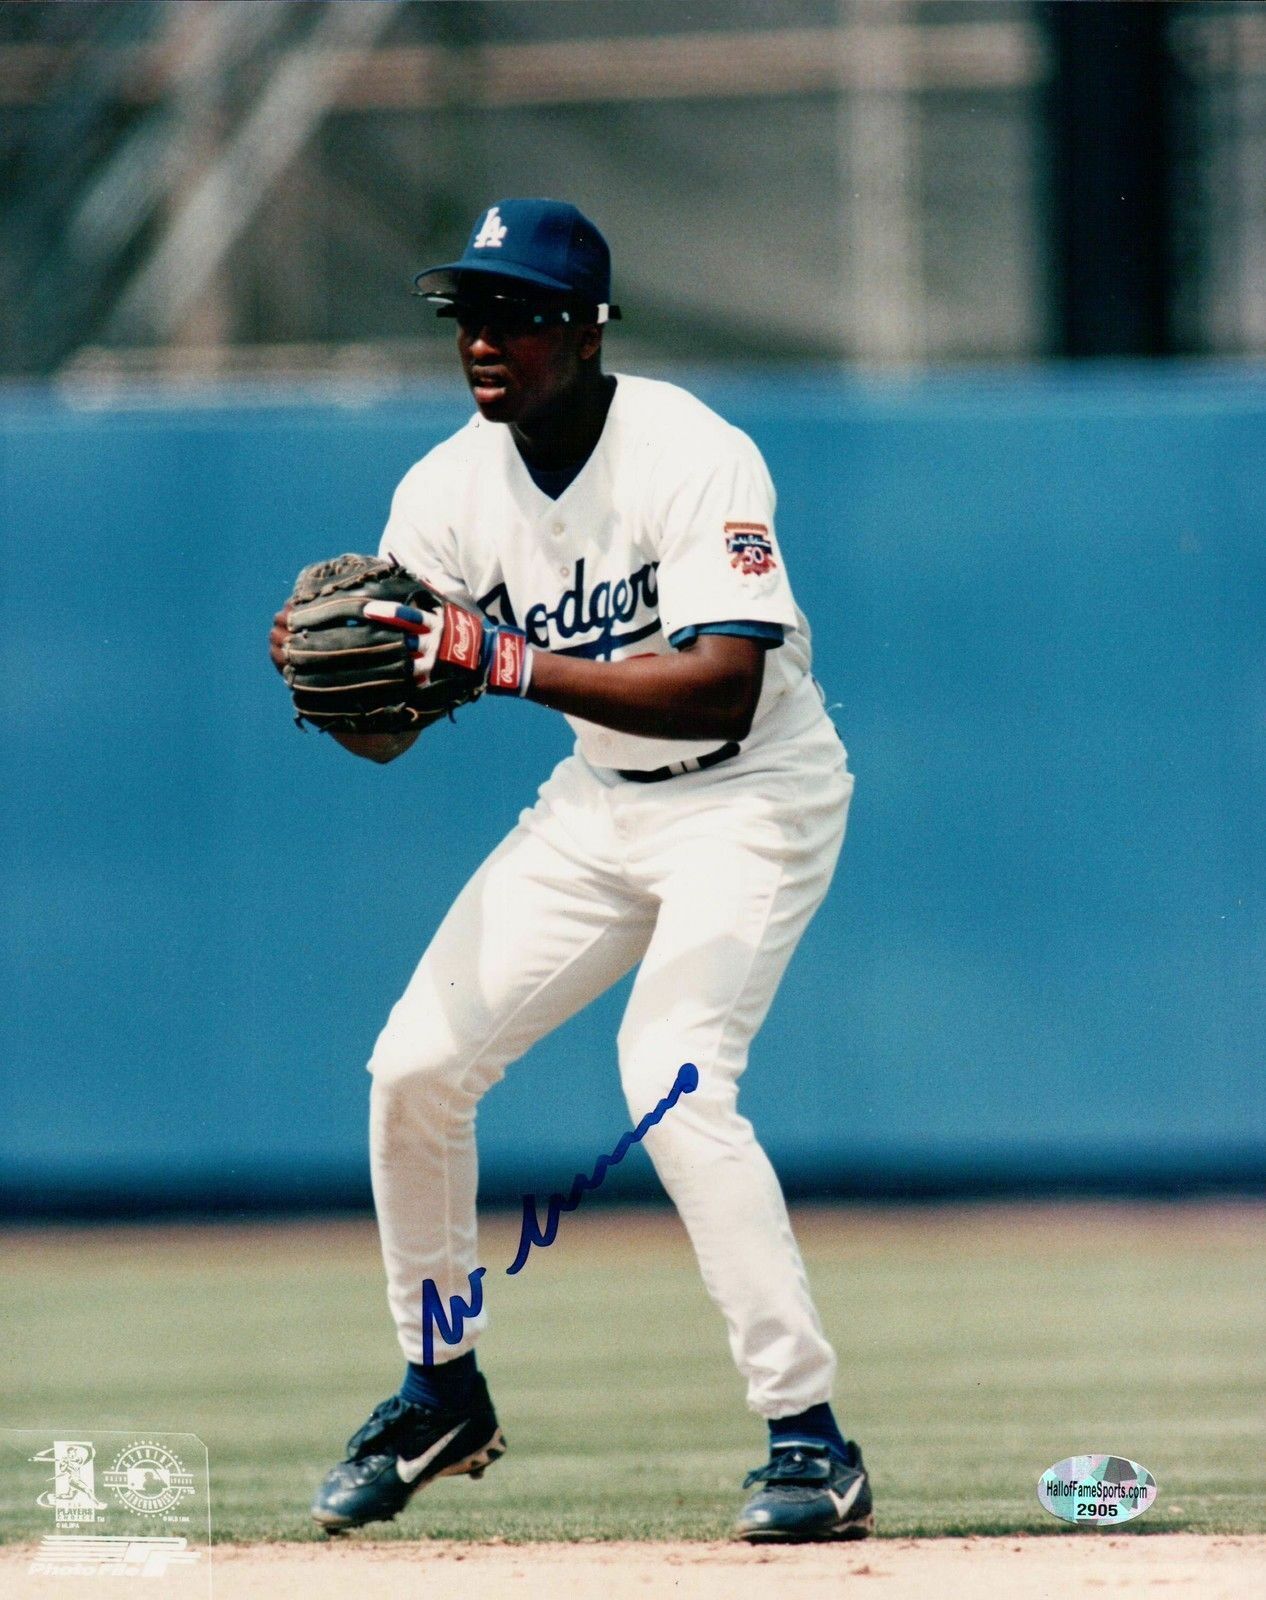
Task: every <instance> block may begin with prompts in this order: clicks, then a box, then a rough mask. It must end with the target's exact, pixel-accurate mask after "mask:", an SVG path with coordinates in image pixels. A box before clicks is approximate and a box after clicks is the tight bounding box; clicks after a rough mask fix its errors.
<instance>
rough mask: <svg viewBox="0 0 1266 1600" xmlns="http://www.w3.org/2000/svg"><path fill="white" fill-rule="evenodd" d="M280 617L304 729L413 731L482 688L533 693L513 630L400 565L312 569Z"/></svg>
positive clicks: (349, 562) (374, 560)
mask: <svg viewBox="0 0 1266 1600" xmlns="http://www.w3.org/2000/svg"><path fill="white" fill-rule="evenodd" d="M283 615H284V616H285V619H286V626H287V632H286V634H285V636H284V644H283V646H282V650H281V658H282V661H283V662H284V665H282V668H281V671H282V676H283V677H284V678H285V680H286V682H287V683H288V684H289V686H290V692H291V695H292V697H293V699H294V705H295V721H296V722H297V723H298V724H299V726H301V727H302V726H303V724H304V723H311V724H312V726H313V727H315V728H319V729H321V730H322V731H323V732H342V733H405V732H415V731H417V730H419V729H421V728H424V727H426V726H427V725H428V724H429V723H432V722H435V721H438V719H439V718H440V717H444V716H451V715H452V713H453V712H454V711H455V710H456V709H457V707H458V706H462V705H465V704H466V703H467V702H468V701H470V700H475V699H477V698H478V697H479V696H480V695H481V694H483V693H484V692H485V691H488V692H490V693H494V694H516V695H521V694H523V693H524V692H525V690H526V689H527V683H528V676H529V674H530V670H531V656H530V655H529V653H528V652H527V650H526V648H525V640H524V636H523V635H522V634H521V633H519V632H518V630H517V629H513V628H505V627H501V626H499V625H497V624H494V623H491V622H489V621H487V620H486V619H485V618H484V617H482V616H481V615H480V614H479V613H478V612H475V611H471V610H469V609H468V608H467V607H465V606H460V605H457V604H455V603H454V602H453V601H451V600H446V599H445V598H444V596H443V595H441V594H440V593H438V591H437V590H435V589H433V588H432V587H431V586H430V584H427V583H424V582H422V580H421V579H419V578H415V577H414V576H413V574H412V573H409V572H406V571H405V569H404V568H403V567H401V566H398V565H397V564H396V563H395V562H394V561H384V560H382V559H380V558H378V557H375V556H361V555H344V556H336V557H335V558H334V559H333V560H330V561H318V562H315V563H314V564H313V565H312V566H309V567H305V568H304V569H303V571H302V572H301V573H300V574H299V576H298V578H297V579H296V580H295V587H294V592H293V593H292V594H291V596H290V599H289V600H288V601H287V603H286V608H285V611H284V613H283ZM274 659H276V657H274Z"/></svg>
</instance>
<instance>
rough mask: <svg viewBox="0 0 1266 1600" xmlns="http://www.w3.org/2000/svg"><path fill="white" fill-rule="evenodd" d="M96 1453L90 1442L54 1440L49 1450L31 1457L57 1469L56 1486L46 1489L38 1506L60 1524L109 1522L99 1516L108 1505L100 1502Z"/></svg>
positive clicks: (53, 1477) (54, 1482) (55, 1471)
mask: <svg viewBox="0 0 1266 1600" xmlns="http://www.w3.org/2000/svg"><path fill="white" fill-rule="evenodd" d="M96 1453H97V1452H96V1449H95V1448H94V1446H93V1445H92V1443H91V1442H90V1441H89V1440H87V1439H54V1441H53V1443H52V1444H51V1445H50V1446H49V1448H48V1449H47V1450H41V1451H40V1452H39V1454H38V1455H34V1456H32V1457H31V1458H30V1459H31V1460H32V1461H43V1462H48V1463H49V1464H51V1466H52V1468H53V1472H52V1480H53V1487H52V1488H51V1489H46V1490H45V1491H44V1493H43V1494H42V1495H40V1496H39V1498H38V1499H37V1500H36V1502H35V1503H36V1505H38V1506H43V1507H45V1509H46V1510H50V1511H52V1512H53V1514H54V1516H55V1517H56V1520H57V1522H58V1524H59V1525H60V1524H63V1523H68V1522H104V1521H105V1518H104V1517H99V1516H98V1515H97V1512H98V1511H104V1510H105V1508H106V1503H105V1501H104V1500H98V1499H97V1494H96V1483H95V1479H94V1472H95V1468H94V1465H93V1458H94V1456H95V1455H96Z"/></svg>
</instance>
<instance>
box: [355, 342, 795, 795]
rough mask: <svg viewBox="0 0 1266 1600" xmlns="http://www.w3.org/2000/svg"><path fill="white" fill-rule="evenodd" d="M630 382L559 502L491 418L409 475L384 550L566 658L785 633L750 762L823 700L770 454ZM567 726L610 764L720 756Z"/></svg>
mask: <svg viewBox="0 0 1266 1600" xmlns="http://www.w3.org/2000/svg"><path fill="white" fill-rule="evenodd" d="M616 380H617V381H616V391H615V397H614V399H613V401H612V403H611V409H610V411H609V412H608V415H607V420H606V424H605V426H604V428H603V431H602V436H601V438H600V439H599V441H598V444H597V445H596V447H595V449H594V451H593V454H592V455H591V456H590V457H589V459H588V461H587V462H586V463H585V466H584V468H583V470H582V471H581V472H580V474H579V476H578V477H577V478H576V479H575V480H574V481H573V482H572V483H571V484H570V486H569V487H568V488H567V489H566V490H565V491H564V492H563V493H562V494H561V495H560V496H559V497H558V499H557V500H553V499H551V498H550V497H549V496H548V495H547V494H545V493H544V492H543V491H542V490H541V489H539V488H538V487H537V485H536V484H535V483H534V482H533V481H532V478H531V476H530V474H529V473H528V470H527V468H526V467H525V466H524V464H523V461H522V459H521V458H520V456H519V453H518V450H517V448H516V446H515V443H514V440H513V438H512V436H511V433H510V430H509V428H508V427H506V426H505V425H504V424H498V423H491V422H487V421H485V420H484V419H483V418H482V417H480V416H479V415H475V416H473V417H472V418H471V419H470V421H469V422H468V423H467V424H466V425H465V427H463V428H461V429H460V430H459V431H458V432H457V433H455V434H453V435H452V437H451V438H448V439H446V440H444V441H443V442H442V443H441V444H439V445H437V446H436V447H435V448H434V449H433V450H432V451H431V452H430V453H429V454H428V455H426V456H424V457H423V458H422V460H421V461H419V462H418V463H417V464H416V465H415V466H414V467H413V468H411V469H410V471H409V472H408V473H407V474H406V475H405V477H404V478H403V480H402V481H401V483H400V486H399V488H398V489H397V490H396V494H395V497H394V499H393V501H392V506H391V515H390V518H389V520H388V523H387V527H386V530H385V531H384V533H383V537H382V541H381V544H380V553H381V554H383V555H384V556H392V557H394V558H395V559H396V560H397V561H399V562H400V563H401V565H402V566H404V567H407V568H408V569H409V571H411V572H413V573H415V574H416V575H417V576H418V577H420V578H424V579H426V581H427V582H429V583H431V584H433V585H434V586H435V587H436V588H437V589H439V590H441V591H442V592H443V593H444V594H446V595H447V596H449V598H451V599H454V600H459V601H462V602H463V603H465V604H467V605H475V606H478V607H479V608H480V609H481V610H482V611H483V612H484V613H485V615H487V616H489V617H491V618H493V619H494V620H496V621H499V622H504V623H509V624H511V625H512V626H515V627H519V628H522V629H524V630H525V632H526V633H527V637H528V643H529V644H532V645H536V646H538V647H539V648H541V649H546V650H553V651H558V652H560V653H562V654H570V655H582V656H588V657H592V658H594V659H598V660H604V661H619V660H623V659H626V658H628V657H629V656H635V655H646V654H652V653H653V654H663V653H666V652H667V651H669V650H671V649H672V648H674V641H675V642H676V643H677V644H681V643H683V642H685V640H686V639H687V638H688V637H689V634H688V632H687V631H686V630H689V629H691V628H694V627H700V626H704V625H706V624H708V623H714V622H736V621H746V622H758V623H768V624H777V625H779V626H780V627H781V628H782V630H783V643H782V645H781V646H779V647H777V648H774V649H771V650H769V651H768V653H767V657H766V665H765V677H764V685H763V688H762V692H761V698H760V703H759V705H758V707H757V711H756V716H755V719H754V721H753V724H752V730H751V733H750V734H749V736H748V738H747V740H745V741H744V748H745V749H747V750H751V749H753V748H755V747H756V746H757V745H759V744H762V743H764V742H766V741H768V740H775V739H781V738H790V737H794V736H795V735H796V734H798V733H800V732H802V731H805V730H806V729H807V728H808V727H810V726H811V725H812V724H813V723H814V722H815V721H817V720H818V719H820V718H822V716H823V711H822V700H821V696H820V694H819V693H818V690H817V687H816V685H815V684H814V683H813V680H812V678H811V677H810V676H809V662H810V641H809V629H808V624H807V623H806V621H805V618H804V616H803V615H802V613H801V612H800V610H799V608H798V607H797V606H796V604H795V601H794V600H793V598H792V593H791V586H790V584H789V582H788V578H787V569H786V564H785V562H784V560H783V556H782V552H781V550H780V549H779V547H778V542H777V538H776V535H775V532H774V500H775V497H774V488H773V484H772V482H771V481H770V477H769V472H768V470H767V469H766V466H765V463H764V461H763V459H762V458H761V454H760V452H759V450H758V449H757V448H756V446H755V445H754V444H753V443H752V441H751V440H750V439H749V438H748V437H747V435H746V434H744V433H743V432H741V431H740V430H739V429H738V428H735V427H733V426H732V425H731V424H730V423H728V422H726V421H725V420H724V419H723V418H722V417H719V416H718V415H717V414H716V412H714V411H712V410H710V409H709V408H708V407H707V406H705V405H704V404H703V403H702V401H700V400H697V399H696V398H695V397H694V396H693V395H691V394H688V393H687V392H686V391H685V390H684V389H680V388H678V387H677V386H676V385H675V384H670V383H663V382H659V381H657V380H653V379H649V378H638V377H628V376H624V375H619V374H617V375H616ZM568 721H569V722H570V723H571V725H572V727H573V729H574V730H575V732H576V735H577V740H578V743H579V746H580V749H581V751H582V753H583V754H584V756H585V758H586V759H587V760H588V761H589V762H591V763H592V764H593V765H594V766H598V767H617V768H631V769H638V770H647V769H653V768H656V767H661V766H663V765H665V764H667V763H669V762H673V761H681V760H683V759H686V758H688V757H691V756H696V755H702V754H704V753H705V752H706V751H708V750H709V749H711V748H713V747H714V746H715V740H713V741H711V742H709V741H703V742H694V741H690V740H681V739H671V740H669V739H650V738H644V737H641V736H639V735H635V734H627V733H617V732H615V731H613V730H612V729H609V728H602V727H599V726H597V725H596V724H595V723H591V722H586V721H584V720H583V719H581V718H577V717H569V718H568Z"/></svg>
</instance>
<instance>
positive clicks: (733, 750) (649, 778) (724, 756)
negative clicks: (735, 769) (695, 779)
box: [615, 744, 742, 783]
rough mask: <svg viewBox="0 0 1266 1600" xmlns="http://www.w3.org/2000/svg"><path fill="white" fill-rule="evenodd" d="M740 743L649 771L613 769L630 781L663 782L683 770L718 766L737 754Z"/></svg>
mask: <svg viewBox="0 0 1266 1600" xmlns="http://www.w3.org/2000/svg"><path fill="white" fill-rule="evenodd" d="M741 748H742V746H741V745H737V744H723V745H722V746H721V748H720V749H719V750H709V751H708V753H707V755H706V756H691V757H690V759H689V760H688V761H672V762H670V763H669V764H668V766H666V767H652V768H651V770H650V771H649V772H638V771H632V772H625V771H623V770H622V769H621V768H619V767H617V768H616V769H615V771H616V776H617V777H618V778H627V779H628V780H629V782H630V783H663V781H664V779H665V778H676V777H679V776H680V775H681V774H682V773H683V772H702V771H703V770H704V768H705V767H719V766H720V765H721V763H722V762H723V761H728V760H729V759H730V757H731V756H736V755H738V753H739V751H740V749H741Z"/></svg>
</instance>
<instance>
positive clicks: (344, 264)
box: [0, 0, 1266, 377]
mask: <svg viewBox="0 0 1266 1600" xmlns="http://www.w3.org/2000/svg"><path fill="white" fill-rule="evenodd" d="M0 141H2V144H3V163H2V165H0V217H2V219H3V221H2V226H0V293H2V294H3V299H4V304H5V316H4V318H3V320H2V321H0V372H3V373H5V374H9V375H26V376H34V375H43V374H52V373H63V372H66V371H68V370H69V371H71V372H77V373H81V374H88V373H93V372H102V371H104V372H127V371H130V370H133V369H137V370H140V371H142V372H163V371H176V372H186V373H197V372H205V373H207V374H209V375H215V376H223V375H225V374H230V373H233V372H243V371H245V372H251V371H260V370H263V371H266V372H267V371H273V372H277V371H285V370H287V369H295V368H298V369H307V370H312V369H316V370H321V369H326V370H333V371H336V372H337V371H340V370H347V369H348V368H349V367H350V368H351V369H352V370H354V371H357V372H359V373H360V374H362V375H363V374H364V373H366V372H368V373H371V374H372V373H373V372H375V371H381V372H382V373H383V374H384V376H388V377H389V376H390V375H391V374H392V373H394V372H414V371H416V370H417V369H418V366H419V363H421V364H423V365H425V364H428V363H432V364H437V363H439V362H441V361H443V362H444V364H445V365H447V362H448V352H447V342H446V341H444V342H443V343H442V342H441V341H440V340H439V339H438V338H436V337H435V336H434V335H433V333H432V331H431V329H430V326H429V319H424V318H421V317H419V315H418V310H419V308H418V307H417V306H416V304H414V303H411V301H410V299H409V297H408V295H407V293H406V292H405V291H406V289H407V285H408V283H409V280H410V277H411V275H412V274H413V273H414V272H416V271H417V270H418V269H419V267H421V266H422V265H424V264H426V263H428V262H430V261H432V260H434V259H439V258H443V257H446V256H448V255H451V254H452V252H453V250H454V248H455V247H456V245H457V244H458V242H459V240H460V239H461V238H463V237H464V236H465V233H466V230H467V228H468V227H469V225H470V221H471V218H472V215H473V214H474V212H475V211H476V210H477V209H478V208H479V207H480V206H482V205H484V204H486V203H488V202H489V201H491V200H492V199H494V198H496V197H498V196H500V195H503V194H508V193H514V192H520V193H522V192H529V193H531V192H542V191H545V192H549V191H553V192H556V193H557V192H565V193H566V194H567V195H568V196H570V197H572V198H575V199H576V200H577V201H578V202H579V203H580V204H581V205H582V206H583V207H585V208H586V209H587V210H589V211H590V212H591V213H592V214H594V215H595V217H596V219H597V220H598V221H599V222H600V223H601V225H602V226H603V227H604V229H606V230H607V231H608V233H609V235H610V236H611V238H612V242H613V246H614V249H615V256H616V262H617V269H618V275H619V292H620V297H621V299H622V300H623V301H624V303H625V305H626V307H627V309H628V311H629V312H630V313H631V317H630V321H629V324H628V331H627V333H626V334H625V335H624V336H623V343H622V350H624V351H625V352H627V354H628V356H629V357H630V359H632V360H633V361H635V362H636V361H641V362H646V361H648V360H650V361H656V360H663V361H674V360H682V359H687V360H689V361H691V362H699V361H709V360H715V359H718V358H721V359H742V360H763V359H795V360H804V359H810V360H819V361H828V362H829V361H837V360H839V359H841V358H843V359H846V360H851V361H862V362H867V363H877V364H894V363H899V364H909V363H915V364H923V363H929V362H943V361H952V362H971V361H975V362H981V361H985V362H990V363H994V362H999V361H1001V362H1021V361H1032V360H1037V359H1041V358H1044V357H1057V356H1065V355H1165V354H1213V355H1243V354H1253V353H1261V352H1263V351H1266V9H1263V8H1262V7H1259V6H1240V5H1220V4H1190V5H1182V6H1178V5H1167V4H1151V3H1140V4H1116V3H1096V4H1077V3H1062V4H1060V3H1057V4H1033V3H1025V0H1015V3H1006V4H1004V3H983V4H982V3H973V0H961V3H960V0H939V3H917V0H779V3H777V4H771V3H769V0H692V3H689V4H680V3H679V0H622V3H619V4H615V3H607V0H585V3H556V0H535V3H533V4H521V3H510V0H494V3H476V0H463V3H454V4H449V3H444V4H430V3H394V0H373V3H342V0H339V3H328V4H313V3H308V0H273V3H270V4H253V3H247V0H221V3H215V4H212V3H201V0H197V3H157V0H156V3H147V0H137V3H129V4H91V3H90V4H76V5H64V4H6V5H3V6H0ZM420 334H421V335H422V337H419V335H420Z"/></svg>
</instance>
